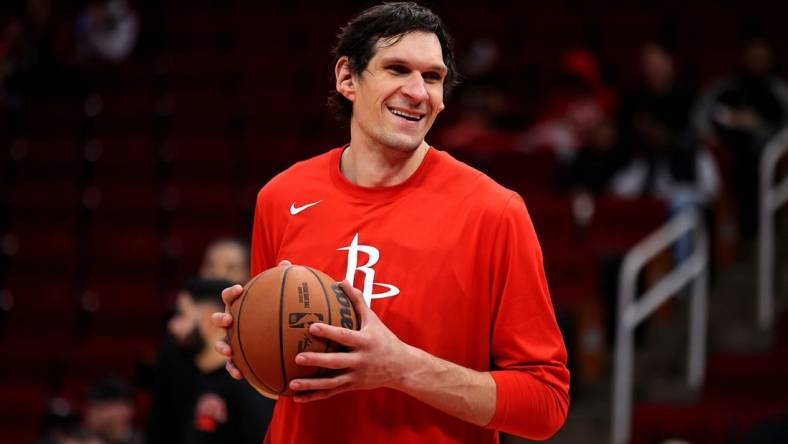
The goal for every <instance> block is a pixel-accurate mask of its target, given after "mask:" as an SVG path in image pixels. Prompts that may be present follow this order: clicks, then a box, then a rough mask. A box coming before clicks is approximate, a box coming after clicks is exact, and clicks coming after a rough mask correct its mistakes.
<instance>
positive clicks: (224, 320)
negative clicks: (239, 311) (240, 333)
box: [211, 312, 233, 328]
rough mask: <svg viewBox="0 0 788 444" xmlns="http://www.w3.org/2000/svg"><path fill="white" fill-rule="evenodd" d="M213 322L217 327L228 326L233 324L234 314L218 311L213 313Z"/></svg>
mask: <svg viewBox="0 0 788 444" xmlns="http://www.w3.org/2000/svg"><path fill="white" fill-rule="evenodd" d="M211 323H212V324H213V326H214V327H216V328H227V327H229V326H231V325H233V315H231V314H230V313H224V312H216V313H214V314H212V315H211Z"/></svg>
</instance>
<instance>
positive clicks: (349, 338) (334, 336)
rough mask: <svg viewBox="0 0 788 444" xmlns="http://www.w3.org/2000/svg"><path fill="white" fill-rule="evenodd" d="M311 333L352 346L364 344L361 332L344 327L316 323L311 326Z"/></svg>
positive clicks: (357, 346) (356, 346)
mask: <svg viewBox="0 0 788 444" xmlns="http://www.w3.org/2000/svg"><path fill="white" fill-rule="evenodd" d="M309 333H310V334H312V335H315V336H317V337H320V338H325V339H330V340H332V341H334V342H338V343H340V344H342V345H345V346H348V347H350V348H359V347H360V346H361V345H363V338H362V337H361V333H359V332H357V331H355V330H350V329H347V328H344V327H335V326H333V325H328V324H321V323H315V324H312V325H310V326H309Z"/></svg>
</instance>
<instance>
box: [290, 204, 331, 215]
mask: <svg viewBox="0 0 788 444" xmlns="http://www.w3.org/2000/svg"><path fill="white" fill-rule="evenodd" d="M320 202H323V201H322V200H318V201H317V202H312V203H308V204H306V205H301V206H300V207H297V206H296V205H295V202H293V203H292V204H290V214H291V215H293V216H295V215H296V214H298V213H300V212H302V211H304V210H306V209H307V208H309V207H314V206H315V205H317V204H319V203H320Z"/></svg>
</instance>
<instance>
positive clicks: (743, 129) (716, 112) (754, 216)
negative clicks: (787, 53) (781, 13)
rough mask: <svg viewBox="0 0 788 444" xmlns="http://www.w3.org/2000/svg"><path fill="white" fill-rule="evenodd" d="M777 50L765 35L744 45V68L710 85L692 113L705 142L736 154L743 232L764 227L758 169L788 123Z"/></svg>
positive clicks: (786, 94) (735, 183)
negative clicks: (767, 147) (770, 143)
mask: <svg viewBox="0 0 788 444" xmlns="http://www.w3.org/2000/svg"><path fill="white" fill-rule="evenodd" d="M774 67H775V60H774V51H773V49H772V47H771V46H770V45H769V44H768V43H767V42H766V41H765V40H763V39H760V38H750V39H748V40H746V41H745V42H744V44H743V45H742V52H741V61H740V67H739V70H738V72H735V73H732V74H730V75H729V76H727V77H725V78H723V79H722V80H720V81H718V82H716V83H714V84H712V85H711V86H709V87H708V88H707V89H706V90H705V91H704V92H703V94H702V95H701V98H700V99H699V100H698V102H697V103H696V104H695V107H694V109H693V112H692V123H693V126H694V131H695V133H696V134H697V136H698V137H699V138H700V140H701V141H702V143H705V144H708V145H721V147H720V148H721V149H722V150H723V151H724V152H726V153H729V154H730V155H731V159H732V163H733V168H732V175H733V178H732V181H733V184H731V185H732V188H733V190H732V191H733V192H734V193H735V198H736V199H735V200H736V205H737V213H738V217H737V218H738V223H739V235H740V237H741V238H742V239H745V240H746V239H750V238H752V237H753V236H754V235H755V234H756V232H757V227H758V171H759V162H760V158H761V154H762V152H763V149H764V147H765V145H766V143H767V142H768V141H769V140H770V139H771V138H772V137H773V136H774V135H775V134H777V132H778V131H780V130H781V129H783V128H785V127H786V125H788V87H787V86H786V84H785V83H784V82H783V81H782V80H780V79H779V78H777V76H775V75H774Z"/></svg>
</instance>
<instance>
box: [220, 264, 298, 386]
mask: <svg viewBox="0 0 788 444" xmlns="http://www.w3.org/2000/svg"><path fill="white" fill-rule="evenodd" d="M282 265H291V264H290V261H287V260H284V261H282V262H279V266H282ZM243 292H244V288H243V287H242V286H240V285H233V286H232V287H227V288H225V289H224V290H222V301H224V311H223V312H217V313H214V314H212V315H211V322H212V323H213V325H214V327H219V328H224V329H225V331H228V329H229V328H230V327H232V325H233V315H231V314H230V305H232V303H233V301H235V300H236V299H238V298H239V297H240V296H241V295H242V294H243ZM214 348H215V349H216V351H217V352H219V353H220V354H222V355H224V356H227V357H228V358H229V359H228V360H227V363H226V364H225V368H226V369H227V372H228V373H230V376H232V377H233V378H235V379H243V375H242V374H241V371H240V370H238V367H236V366H235V364H233V359H232V358H233V350H232V348H230V344H229V343H228V342H227V336H226V335H225V337H224V339H222V340H220V341H217V342H216V345H215V347H214Z"/></svg>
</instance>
